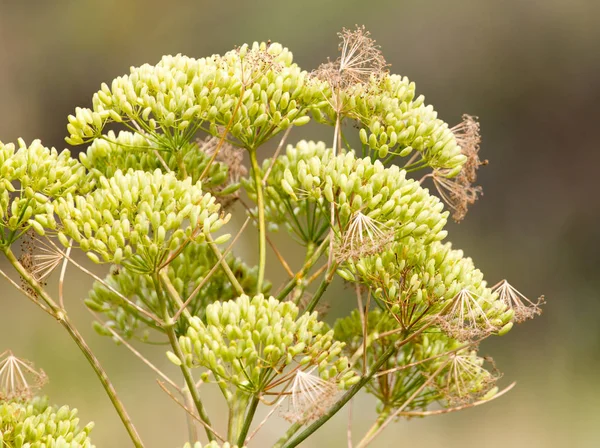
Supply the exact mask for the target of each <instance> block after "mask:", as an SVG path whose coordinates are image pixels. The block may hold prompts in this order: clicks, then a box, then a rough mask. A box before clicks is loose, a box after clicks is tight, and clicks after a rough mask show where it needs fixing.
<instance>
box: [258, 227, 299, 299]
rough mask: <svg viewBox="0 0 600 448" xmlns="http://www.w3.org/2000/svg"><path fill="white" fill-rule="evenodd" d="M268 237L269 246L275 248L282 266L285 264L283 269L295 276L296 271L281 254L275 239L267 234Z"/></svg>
mask: <svg viewBox="0 0 600 448" xmlns="http://www.w3.org/2000/svg"><path fill="white" fill-rule="evenodd" d="M266 237H267V242H268V243H269V246H271V249H273V252H275V256H276V257H277V259H278V260H279V262H280V263H281V266H283V269H285V272H286V273H287V275H289V276H290V277H293V276H294V272H293V271H292V269H291V268H290V265H289V264H288V263H287V262H286V261H285V258H283V255H281V252H279V250H278V249H277V247H276V246H275V244H273V241H271V238H269V235H266ZM259 292H260V291H259Z"/></svg>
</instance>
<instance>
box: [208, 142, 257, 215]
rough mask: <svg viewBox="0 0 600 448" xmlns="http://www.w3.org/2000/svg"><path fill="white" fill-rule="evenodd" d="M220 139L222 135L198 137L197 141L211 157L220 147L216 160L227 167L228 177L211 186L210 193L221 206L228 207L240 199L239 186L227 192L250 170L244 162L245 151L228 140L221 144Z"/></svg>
mask: <svg viewBox="0 0 600 448" xmlns="http://www.w3.org/2000/svg"><path fill="white" fill-rule="evenodd" d="M220 141H221V138H220V137H212V136H209V137H207V138H205V139H204V140H200V139H198V140H197V143H198V147H199V149H200V151H202V152H203V153H205V154H206V155H207V156H209V157H212V156H213V155H214V154H215V152H216V151H217V148H218V152H217V155H216V157H215V160H216V161H218V162H221V163H223V164H224V165H225V166H226V167H227V179H226V180H225V182H223V183H221V184H218V185H216V186H215V187H213V188H211V189H210V193H211V194H213V195H214V196H215V198H216V199H217V202H218V203H220V204H221V206H223V207H228V206H230V205H231V204H232V203H234V202H235V201H237V200H238V199H239V197H240V193H239V189H238V188H235V189H234V191H233V192H232V193H230V194H227V193H228V192H229V190H231V189H232V186H235V185H237V184H238V183H239V181H240V178H241V177H244V176H245V175H246V174H247V173H248V170H247V168H246V167H245V166H244V164H243V161H244V151H243V150H242V149H240V148H236V147H235V146H233V145H231V144H229V143H227V142H222V143H221V145H220V146H219V143H220Z"/></svg>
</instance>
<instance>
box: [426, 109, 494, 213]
mask: <svg viewBox="0 0 600 448" xmlns="http://www.w3.org/2000/svg"><path fill="white" fill-rule="evenodd" d="M451 131H452V132H453V133H454V136H455V138H456V142H457V144H458V145H459V146H460V151H461V154H462V155H464V156H465V158H466V161H465V163H464V164H463V166H462V169H461V170H460V172H459V173H458V174H457V175H456V177H448V175H449V173H450V171H451V170H448V169H436V170H434V171H433V173H432V174H431V178H432V179H433V183H434V185H435V188H436V189H437V191H438V193H439V194H440V196H441V198H442V199H443V200H444V202H446V203H447V204H448V205H449V206H450V208H452V210H453V213H452V218H454V220H455V221H456V222H460V221H462V220H463V219H464V217H465V215H466V214H467V209H468V207H469V206H470V205H471V204H473V203H475V201H476V200H477V199H478V197H479V195H480V194H482V189H481V187H479V186H473V183H475V181H476V180H477V170H478V169H479V167H480V166H481V165H486V164H487V160H486V161H484V162H482V161H480V160H479V144H480V143H481V136H480V134H479V123H478V122H477V120H476V117H473V116H471V115H466V114H465V115H463V121H462V122H461V123H459V124H457V125H456V126H454V127H453V128H452V129H451Z"/></svg>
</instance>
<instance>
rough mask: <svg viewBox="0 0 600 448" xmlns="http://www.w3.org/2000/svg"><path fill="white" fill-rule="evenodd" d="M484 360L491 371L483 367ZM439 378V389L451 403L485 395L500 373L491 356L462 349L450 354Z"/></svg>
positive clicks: (467, 400)
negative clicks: (487, 356) (479, 354)
mask: <svg viewBox="0 0 600 448" xmlns="http://www.w3.org/2000/svg"><path fill="white" fill-rule="evenodd" d="M485 361H488V362H490V363H491V365H492V371H491V372H490V371H488V370H487V369H485V368H484V367H483V364H484V362H485ZM442 375H443V376H442V378H441V380H442V381H441V384H442V387H441V391H442V393H443V395H444V398H445V399H446V400H447V401H448V402H449V403H450V404H452V405H458V404H464V403H469V402H471V401H473V400H476V399H478V398H480V397H481V396H483V395H485V394H486V393H487V392H488V391H490V389H492V388H493V387H494V385H495V384H496V381H497V380H498V379H499V378H500V374H499V373H498V371H497V369H496V368H495V364H494V362H493V360H492V359H491V358H481V357H479V356H477V355H476V351H474V350H473V351H472V350H469V349H466V350H462V351H459V352H456V353H453V354H451V355H450V360H449V363H448V366H447V369H446V370H445V373H443V374H442Z"/></svg>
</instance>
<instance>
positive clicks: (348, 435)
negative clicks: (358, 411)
mask: <svg viewBox="0 0 600 448" xmlns="http://www.w3.org/2000/svg"><path fill="white" fill-rule="evenodd" d="M353 404H354V399H352V400H350V403H348V428H347V430H346V436H347V439H348V448H352V408H353V407H354V406H353Z"/></svg>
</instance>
